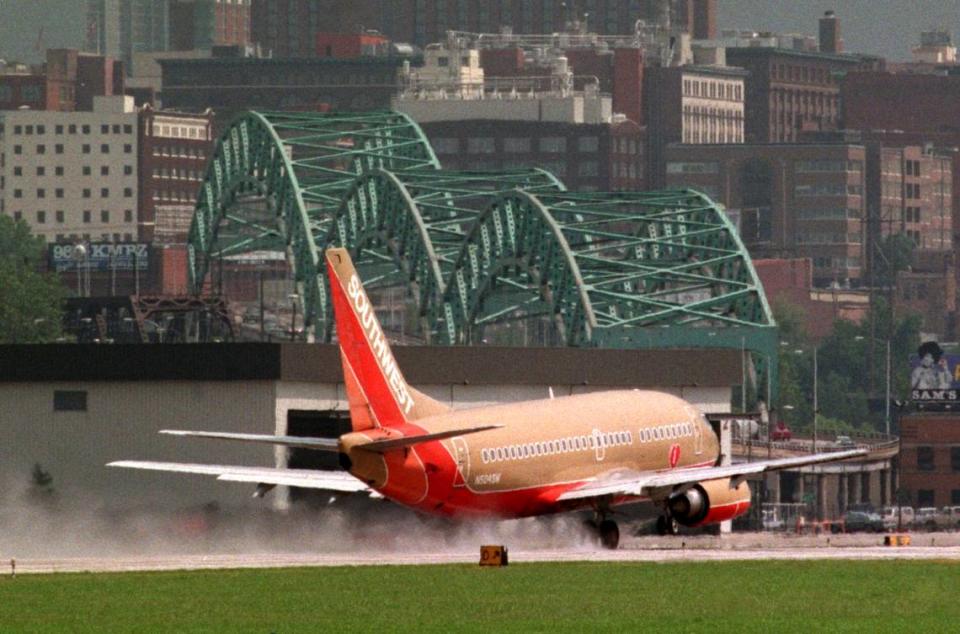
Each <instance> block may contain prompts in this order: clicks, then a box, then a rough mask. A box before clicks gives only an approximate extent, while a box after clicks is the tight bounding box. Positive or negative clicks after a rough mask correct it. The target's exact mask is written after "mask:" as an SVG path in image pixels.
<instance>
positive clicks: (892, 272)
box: [874, 233, 916, 287]
mask: <svg viewBox="0 0 960 634" xmlns="http://www.w3.org/2000/svg"><path fill="white" fill-rule="evenodd" d="M915 248H916V244H914V242H913V238H911V237H910V236H908V235H907V234H905V233H895V234H891V235H888V236H886V237H885V238H883V239H882V240H881V241H880V244H878V245H877V252H876V258H875V259H874V261H875V262H876V265H875V268H876V278H875V280H874V283H875V284H877V285H878V286H886V287H890V286H896V284H897V273H899V272H900V271H906V270H907V269H909V268H910V263H911V261H912V260H913V250H914V249H915Z"/></svg>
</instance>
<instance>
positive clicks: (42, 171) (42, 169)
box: [37, 165, 47, 176]
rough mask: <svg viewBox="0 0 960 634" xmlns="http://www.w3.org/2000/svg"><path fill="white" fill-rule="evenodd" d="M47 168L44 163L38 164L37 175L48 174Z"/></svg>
mask: <svg viewBox="0 0 960 634" xmlns="http://www.w3.org/2000/svg"><path fill="white" fill-rule="evenodd" d="M46 175H47V168H46V167H44V166H43V165H37V176H46Z"/></svg>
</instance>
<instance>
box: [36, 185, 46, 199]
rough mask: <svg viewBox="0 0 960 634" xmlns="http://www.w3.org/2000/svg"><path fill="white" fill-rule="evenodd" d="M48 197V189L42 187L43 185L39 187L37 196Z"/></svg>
mask: <svg viewBox="0 0 960 634" xmlns="http://www.w3.org/2000/svg"><path fill="white" fill-rule="evenodd" d="M46 197H47V190H46V189H44V188H42V187H40V188H38V189H37V198H46Z"/></svg>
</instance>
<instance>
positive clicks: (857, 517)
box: [843, 511, 884, 533]
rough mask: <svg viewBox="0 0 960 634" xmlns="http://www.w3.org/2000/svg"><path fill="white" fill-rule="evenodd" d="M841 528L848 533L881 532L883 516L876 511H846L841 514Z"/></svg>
mask: <svg viewBox="0 0 960 634" xmlns="http://www.w3.org/2000/svg"><path fill="white" fill-rule="evenodd" d="M843 530H844V531H846V532H848V533H882V532H883V530H884V524H883V518H881V517H880V516H879V515H877V514H876V513H865V512H863V511H847V512H846V513H844V514H843Z"/></svg>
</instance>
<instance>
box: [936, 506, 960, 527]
mask: <svg viewBox="0 0 960 634" xmlns="http://www.w3.org/2000/svg"><path fill="white" fill-rule="evenodd" d="M937 526H939V527H940V528H949V529H957V528H960V506H945V507H943V508H942V509H940V512H939V513H938V514H937Z"/></svg>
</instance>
